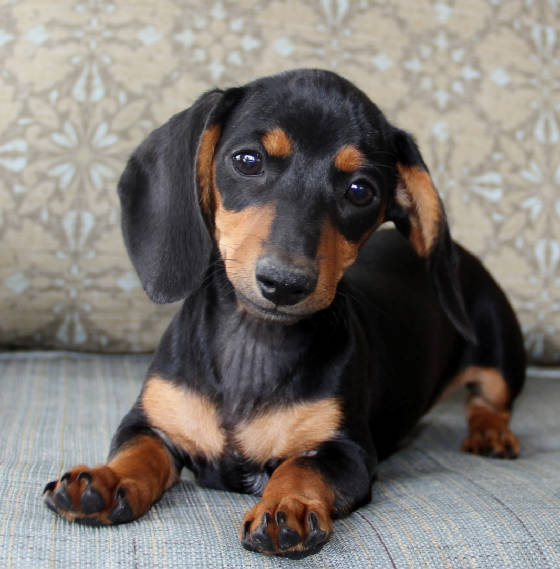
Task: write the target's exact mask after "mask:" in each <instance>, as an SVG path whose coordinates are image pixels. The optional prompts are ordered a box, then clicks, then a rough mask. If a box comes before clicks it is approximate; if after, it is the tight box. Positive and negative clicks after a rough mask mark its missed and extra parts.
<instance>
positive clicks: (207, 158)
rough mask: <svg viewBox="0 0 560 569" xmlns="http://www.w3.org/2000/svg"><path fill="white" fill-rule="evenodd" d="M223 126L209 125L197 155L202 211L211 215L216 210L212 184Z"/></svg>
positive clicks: (203, 134)
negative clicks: (217, 148)
mask: <svg viewBox="0 0 560 569" xmlns="http://www.w3.org/2000/svg"><path fill="white" fill-rule="evenodd" d="M220 134H221V128H220V125H218V124H215V125H213V126H211V127H208V128H207V129H206V130H205V131H204V132H203V133H202V138H201V139H200V146H199V148H198V156H197V174H198V183H199V186H200V205H201V207H202V211H203V212H204V213H205V214H206V215H207V216H208V217H209V218H211V216H212V215H213V211H214V206H215V203H214V190H213V187H212V186H213V184H212V178H213V168H212V163H213V161H214V151H215V150H216V145H217V144H218V140H219V139H220Z"/></svg>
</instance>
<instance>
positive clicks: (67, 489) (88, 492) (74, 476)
mask: <svg viewBox="0 0 560 569" xmlns="http://www.w3.org/2000/svg"><path fill="white" fill-rule="evenodd" d="M136 492H137V488H135V484H134V482H133V481H127V480H120V478H119V477H118V476H117V475H116V474H115V473H114V472H113V470H111V468H109V467H108V466H97V467H95V468H89V467H87V466H83V465H80V466H77V467H76V468H73V469H72V470H69V471H68V472H66V473H65V474H64V475H63V476H61V478H60V479H59V480H54V481H53V482H49V483H48V484H47V485H46V486H45V489H44V491H43V500H44V502H45V504H46V505H47V506H48V507H49V508H50V509H51V510H53V511H54V512H56V513H57V514H59V515H60V516H62V517H63V518H65V519H66V520H68V521H72V522H78V523H83V524H87V525H96V526H97V525H110V524H119V523H124V522H128V521H131V520H132V519H134V518H135V517H137V516H136V515H134V511H133V508H132V507H131V501H132V502H133V501H134V500H133V498H134V495H135V493H136ZM131 499H132V500H131Z"/></svg>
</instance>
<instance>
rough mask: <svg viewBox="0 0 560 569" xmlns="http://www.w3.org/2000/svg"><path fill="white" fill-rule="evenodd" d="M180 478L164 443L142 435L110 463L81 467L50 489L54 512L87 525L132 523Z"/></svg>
mask: <svg viewBox="0 0 560 569" xmlns="http://www.w3.org/2000/svg"><path fill="white" fill-rule="evenodd" d="M177 478H178V473H177V469H176V468H175V465H174V462H173V459H172V458H171V456H170V454H169V452H168V451H167V449H166V448H165V445H164V444H163V442H162V441H161V440H160V439H159V438H156V437H153V436H149V435H138V436H136V437H135V438H133V439H131V440H130V441H127V442H126V443H124V444H123V445H122V446H121V447H120V448H119V449H118V450H117V452H116V453H115V455H114V456H113V457H112V458H111V460H110V461H109V462H108V463H107V464H103V465H100V466H96V467H94V468H89V467H87V466H84V465H80V466H76V467H75V468H72V469H71V470H69V471H68V472H66V473H65V474H64V475H63V476H62V477H61V478H60V479H59V480H54V481H53V482H49V483H48V484H47V486H46V487H45V491H44V500H45V503H46V504H47V506H48V507H49V508H51V509H52V510H54V511H55V512H56V513H57V514H59V515H61V516H62V517H63V518H65V519H66V520H68V521H74V522H79V523H84V524H88V525H109V524H118V523H123V522H130V521H132V520H134V519H136V518H137V517H138V516H140V515H142V514H143V513H145V512H146V511H147V510H148V509H149V508H150V506H151V505H152V504H153V503H154V502H155V501H157V500H158V499H159V498H160V496H161V495H162V494H163V492H164V491H165V490H166V489H167V488H169V487H171V486H172V485H173V484H174V483H175V482H176V481H177Z"/></svg>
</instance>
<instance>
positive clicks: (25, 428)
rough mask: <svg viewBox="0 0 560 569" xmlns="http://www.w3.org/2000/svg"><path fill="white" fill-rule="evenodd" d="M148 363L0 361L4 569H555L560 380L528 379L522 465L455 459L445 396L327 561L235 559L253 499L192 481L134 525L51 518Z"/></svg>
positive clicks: (133, 359) (338, 532) (458, 422)
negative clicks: (65, 481) (50, 491)
mask: <svg viewBox="0 0 560 569" xmlns="http://www.w3.org/2000/svg"><path fill="white" fill-rule="evenodd" d="M148 361H149V360H148V359H147V358H146V357H143V356H89V355H73V354H56V353H55V354H45V353H43V354H21V353H20V354H17V353H16V354H3V355H0V386H1V393H2V397H1V398H0V433H1V435H0V436H1V441H2V444H1V445H0V475H1V480H2V491H1V492H0V567H17V568H24V567H33V568H41V567H60V568H64V569H67V568H68V567H80V568H81V569H86V568H89V567H116V568H120V567H147V568H153V567H181V568H185V567H197V568H198V567H280V566H286V567H295V566H297V567H321V568H323V567H326V568H328V567H333V568H334V567H336V568H337V569H344V568H352V569H356V568H361V567H376V568H380V567H398V568H405V567H406V568H409V567H451V568H453V569H456V568H460V567H483V568H494V567H496V568H500V569H502V568H505V567H518V568H527V567H534V568H540V567H560V437H559V435H558V434H559V432H560V412H559V408H558V402H559V401H560V381H558V379H559V378H560V371H559V372H549V374H548V375H550V377H546V376H547V374H546V373H542V372H538V370H534V371H533V372H532V374H531V378H530V380H529V382H528V386H527V389H526V391H525V392H524V394H523V396H522V398H521V399H520V400H519V403H518V405H517V408H516V412H515V413H514V420H513V429H514V431H515V432H516V434H517V435H518V436H519V438H520V440H521V443H522V456H521V458H519V459H518V460H516V461H500V460H495V459H485V458H479V457H475V456H469V455H466V454H463V453H461V452H460V451H459V447H460V443H461V439H462V437H463V436H464V435H465V421H464V418H463V410H462V397H455V398H452V399H451V400H449V401H447V402H445V403H444V404H442V405H440V406H439V407H437V408H436V409H435V410H434V411H433V412H432V413H431V414H430V415H429V416H428V417H426V418H425V420H424V421H423V423H422V425H421V427H420V428H419V429H418V432H417V433H416V434H415V436H414V437H413V440H412V441H411V442H410V443H409V444H408V446H406V447H405V448H404V449H403V450H401V451H400V452H398V453H397V454H396V455H394V456H393V457H392V458H390V459H389V460H387V461H386V462H384V463H383V464H382V465H381V467H380V471H379V480H378V481H377V483H376V484H375V485H374V491H373V500H372V503H371V504H370V505H369V506H367V507H364V508H362V509H360V510H359V511H357V512H355V513H354V514H352V515H351V516H350V517H348V518H346V519H343V520H339V521H337V522H335V525H334V532H333V536H332V538H331V540H330V541H329V543H328V544H327V545H326V546H325V547H324V549H323V550H322V551H321V552H320V553H319V554H318V555H316V556H312V557H308V558H306V559H304V560H303V561H300V562H294V561H290V560H285V559H278V558H265V557H262V556H259V555H257V554H253V553H249V552H247V551H245V550H244V549H242V548H241V546H240V545H239V543H238V538H237V531H238V527H239V525H240V521H241V518H242V516H243V514H244V512H245V510H246V509H247V508H249V507H250V506H251V505H252V504H254V503H255V501H256V498H254V497H250V496H243V495H238V494H233V493H226V492H219V491H212V490H204V489H202V488H199V487H197V486H196V485H194V484H193V482H192V481H191V480H190V478H189V477H184V478H183V480H182V481H181V483H180V484H178V485H177V486H176V487H174V488H173V489H172V490H170V491H169V492H167V494H166V495H165V496H164V497H163V498H162V499H161V500H160V502H159V503H158V504H157V505H156V506H155V507H154V508H152V510H151V511H150V512H149V513H148V514H147V515H145V516H144V517H142V518H141V519H140V520H137V521H136V522H133V523H131V524H126V525H122V526H117V527H111V528H91V527H87V526H81V525H76V524H70V523H67V522H65V521H63V520H62V519H59V518H57V517H56V516H55V515H54V514H53V513H52V512H50V511H49V510H47V508H46V507H45V506H44V505H43V503H42V499H41V491H42V489H43V486H44V485H45V483H46V482H48V481H50V480H53V479H54V478H56V477H58V476H59V475H60V474H62V473H63V472H64V471H65V469H67V468H69V467H72V466H75V465H76V464H78V463H80V462H84V463H89V464H95V463H98V462H101V461H103V460H104V458H105V455H106V452H107V449H108V445H109V440H110V438H111V435H112V433H113V431H114V430H115V428H116V426H117V424H118V422H119V420H120V419H121V417H122V415H123V414H124V413H125V412H126V411H127V410H128V408H129V407H130V405H131V404H132V403H133V401H134V400H135V398H136V396H137V394H138V392H139V389H140V385H141V382H142V379H143V375H144V373H145V370H146V366H147V363H148Z"/></svg>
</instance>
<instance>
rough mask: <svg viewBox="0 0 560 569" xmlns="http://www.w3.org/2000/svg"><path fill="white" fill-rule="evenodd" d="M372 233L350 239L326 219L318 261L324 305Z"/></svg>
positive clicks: (318, 283) (333, 293) (327, 303)
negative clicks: (356, 239)
mask: <svg viewBox="0 0 560 569" xmlns="http://www.w3.org/2000/svg"><path fill="white" fill-rule="evenodd" d="M369 235H370V232H368V233H366V235H364V238H363V239H361V240H360V241H359V242H357V243H354V242H352V241H348V240H347V239H346V238H345V237H344V236H343V235H342V234H341V233H340V232H339V231H338V230H337V229H336V228H335V227H334V226H333V224H332V222H331V221H330V219H327V220H326V221H325V224H324V225H323V229H322V231H321V238H320V240H319V247H318V249H317V261H318V264H319V280H318V282H317V287H316V289H315V290H316V293H315V294H314V295H313V296H316V297H319V298H320V300H321V304H322V305H323V306H328V305H329V304H330V303H331V302H332V300H333V298H334V295H335V293H336V287H337V285H338V281H339V280H340V279H341V278H342V275H343V274H344V271H345V270H346V269H347V268H348V267H349V266H350V265H351V264H352V263H353V262H354V261H355V260H356V257H357V256H358V251H359V249H360V245H361V244H362V242H363V241H364V240H365V239H366V238H367V237H368V236H369Z"/></svg>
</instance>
